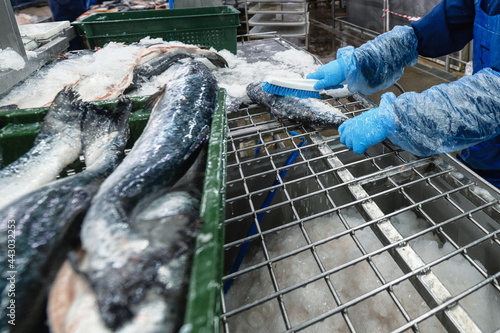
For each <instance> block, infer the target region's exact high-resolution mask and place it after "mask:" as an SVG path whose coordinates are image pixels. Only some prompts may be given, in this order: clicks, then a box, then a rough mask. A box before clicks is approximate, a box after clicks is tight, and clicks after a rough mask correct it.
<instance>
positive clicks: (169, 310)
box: [47, 149, 206, 333]
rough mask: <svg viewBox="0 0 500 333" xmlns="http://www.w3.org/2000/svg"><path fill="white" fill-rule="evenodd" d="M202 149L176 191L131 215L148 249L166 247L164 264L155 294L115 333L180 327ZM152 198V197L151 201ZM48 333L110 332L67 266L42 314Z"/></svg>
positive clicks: (84, 286) (93, 297)
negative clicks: (167, 252)
mask: <svg viewBox="0 0 500 333" xmlns="http://www.w3.org/2000/svg"><path fill="white" fill-rule="evenodd" d="M205 166H206V149H202V151H201V152H200V154H199V155H198V157H197V160H196V162H195V163H194V164H193V166H192V167H191V168H190V169H189V171H188V172H187V173H186V174H185V175H184V176H183V177H182V178H181V180H180V181H178V182H177V183H176V184H175V186H174V187H173V188H172V189H171V190H169V191H167V192H166V193H165V194H163V195H161V196H159V197H158V198H157V199H155V200H152V201H151V202H150V203H149V205H146V206H145V207H143V208H141V209H139V210H138V211H137V212H136V214H132V217H131V219H132V220H133V223H132V224H133V225H137V226H141V228H140V229H138V230H139V231H140V232H141V234H143V235H144V236H145V237H147V238H148V239H150V241H151V244H150V246H154V247H159V246H160V247H162V246H164V245H163V244H165V243H167V244H169V245H168V246H170V248H169V252H170V255H169V259H168V260H165V264H164V265H163V266H162V267H161V268H159V269H158V273H157V274H158V277H157V278H156V279H157V280H159V281H162V282H161V283H160V284H157V285H158V287H160V289H159V290H157V291H158V292H154V291H152V290H149V291H148V292H147V297H146V298H145V299H144V300H143V301H141V302H140V304H139V305H137V306H135V307H134V308H135V309H137V310H136V311H137V312H136V313H134V317H133V318H131V319H130V320H129V321H127V322H126V323H124V324H123V326H121V327H120V328H118V329H117V330H116V331H115V332H117V333H126V332H172V331H174V330H175V331H177V330H178V328H179V326H180V325H181V324H182V319H183V315H184V304H185V302H186V295H187V292H188V286H189V271H190V269H191V261H192V257H193V251H194V242H195V239H196V236H197V234H198V231H199V230H200V227H201V221H200V218H199V216H198V212H199V209H200V199H201V194H202V191H201V189H202V187H203V180H204V169H205ZM155 196H157V195H155ZM47 315H48V319H49V326H50V330H51V332H53V333H75V332H83V331H86V330H88V329H89V328H91V329H92V332H100V333H103V332H112V330H111V329H110V328H108V327H106V325H105V324H104V322H103V320H102V318H101V315H100V313H99V307H98V302H97V296H96V294H95V293H94V291H93V290H92V288H91V287H90V285H89V283H88V281H86V280H85V278H84V277H83V276H81V275H79V274H78V273H77V272H75V270H74V269H73V267H72V266H71V265H70V263H69V261H68V262H66V263H65V265H64V266H63V267H62V268H61V270H60V272H59V273H58V276H57V279H56V281H55V283H54V287H53V288H52V290H51V294H50V297H49V304H48V308H47Z"/></svg>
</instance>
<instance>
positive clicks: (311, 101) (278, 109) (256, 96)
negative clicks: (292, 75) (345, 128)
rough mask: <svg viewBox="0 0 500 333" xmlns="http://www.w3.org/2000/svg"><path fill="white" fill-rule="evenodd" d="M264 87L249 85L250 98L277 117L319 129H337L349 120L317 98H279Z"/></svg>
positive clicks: (261, 85)
mask: <svg viewBox="0 0 500 333" xmlns="http://www.w3.org/2000/svg"><path fill="white" fill-rule="evenodd" d="M263 86H264V83H251V84H249V85H248V86H247V94H248V97H250V99H252V100H253V101H254V102H255V103H257V104H261V105H263V106H265V107H266V108H267V109H269V111H271V113H272V114H273V115H275V116H277V117H280V118H281V117H282V118H287V119H290V120H294V121H296V122H300V123H303V124H305V125H309V126H313V127H319V128H337V127H338V126H340V125H341V124H342V123H343V122H344V121H346V120H347V119H348V118H347V117H346V116H345V115H344V114H343V113H342V111H341V110H340V109H338V108H336V107H334V106H332V105H331V104H329V103H328V102H324V101H321V100H318V99H315V98H297V97H292V96H277V95H273V94H269V93H267V92H265V91H264V90H262V87H263Z"/></svg>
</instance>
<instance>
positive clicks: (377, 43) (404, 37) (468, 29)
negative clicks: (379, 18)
mask: <svg viewBox="0 0 500 333" xmlns="http://www.w3.org/2000/svg"><path fill="white" fill-rule="evenodd" d="M486 3H487V6H488V8H487V12H489V11H491V12H492V13H494V12H495V10H497V9H498V7H500V5H498V4H499V3H500V1H487V2H486ZM492 3H497V5H498V6H497V5H490V4H492ZM490 7H491V8H490ZM474 14H475V9H474V0H443V1H442V2H440V3H439V4H438V5H437V6H435V7H434V8H433V9H432V10H431V12H429V13H428V14H427V15H425V16H424V17H423V18H422V19H420V20H419V21H417V22H414V23H412V27H411V28H410V27H406V26H405V27H402V26H396V27H394V29H392V30H391V31H389V32H386V33H384V34H382V35H380V36H378V37H376V38H375V39H374V40H372V41H368V42H367V43H365V44H363V45H361V46H360V47H359V48H357V49H354V48H353V47H352V46H348V47H345V48H341V49H339V50H338V51H337V60H334V61H332V62H330V63H328V64H326V65H324V66H321V67H320V68H319V69H318V71H317V72H315V73H312V74H310V75H309V76H308V78H312V79H318V80H320V82H318V83H317V85H316V86H315V88H316V89H325V88H331V87H333V86H335V85H338V84H339V83H341V82H342V81H344V80H346V82H347V86H348V88H349V90H350V91H352V92H360V93H363V94H372V93H375V92H377V91H380V90H383V89H386V88H388V87H390V86H391V85H393V84H394V83H395V82H396V81H397V80H398V79H399V78H400V77H401V76H402V75H403V69H404V67H406V66H409V65H414V64H415V63H416V62H417V59H418V55H419V54H420V55H423V56H428V57H438V56H442V55H446V54H449V53H451V52H454V51H458V50H461V49H462V48H463V47H464V46H465V45H466V44H467V43H468V42H469V41H470V40H471V39H472V32H473V24H474Z"/></svg>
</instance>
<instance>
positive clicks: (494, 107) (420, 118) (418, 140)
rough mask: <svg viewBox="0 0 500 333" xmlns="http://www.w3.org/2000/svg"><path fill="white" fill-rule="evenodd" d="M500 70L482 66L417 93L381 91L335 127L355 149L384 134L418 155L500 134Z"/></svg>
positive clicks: (441, 151) (458, 147)
mask: <svg viewBox="0 0 500 333" xmlns="http://www.w3.org/2000/svg"><path fill="white" fill-rule="evenodd" d="M498 96H500V73H499V72H497V71H495V70H492V69H491V68H486V69H483V70H481V71H479V72H478V73H476V74H474V75H471V76H467V77H463V78H461V79H459V80H457V81H454V82H452V83H448V84H441V85H438V86H434V87H432V88H430V89H428V90H426V91H424V92H422V93H414V92H410V93H405V94H402V95H400V96H399V97H397V98H396V96H395V95H394V94H393V93H386V94H384V95H383V96H382V101H381V103H380V106H379V107H378V108H375V109H372V110H369V111H367V112H365V113H363V114H362V115H360V116H358V117H355V118H353V119H350V120H348V121H347V122H345V123H344V124H342V125H341V126H340V127H339V131H340V132H341V137H340V140H341V142H342V143H344V144H346V145H347V147H349V148H351V149H353V150H354V152H356V153H363V152H364V151H366V149H367V148H368V147H370V146H371V145H374V144H376V143H378V142H380V141H383V140H384V139H386V138H389V140H391V142H393V143H394V144H396V145H398V146H400V147H401V148H403V149H404V150H407V151H409V152H411V153H413V154H415V155H418V156H429V155H432V154H437V153H443V152H452V151H457V150H461V149H464V148H467V147H470V146H472V145H475V144H477V143H479V142H482V141H485V140H488V139H490V138H493V137H495V136H497V135H499V134H500V98H499V97H498Z"/></svg>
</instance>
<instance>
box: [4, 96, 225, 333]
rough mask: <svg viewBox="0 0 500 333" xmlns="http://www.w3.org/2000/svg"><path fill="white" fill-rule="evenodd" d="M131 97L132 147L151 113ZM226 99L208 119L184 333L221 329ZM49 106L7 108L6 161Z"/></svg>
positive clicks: (29, 140) (142, 100) (25, 146)
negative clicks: (198, 226) (198, 234)
mask: <svg viewBox="0 0 500 333" xmlns="http://www.w3.org/2000/svg"><path fill="white" fill-rule="evenodd" d="M131 100H132V107H133V114H132V116H131V117H130V121H129V124H130V139H129V145H130V146H131V145H132V143H133V142H135V140H136V139H137V138H138V137H139V136H140V134H141V133H142V131H143V129H144V127H145V126H146V123H147V121H148V119H149V112H148V111H146V110H145V109H144V107H145V106H146V104H147V100H148V97H133V98H131ZM225 100H226V91H225V90H224V89H220V90H219V92H218V94H217V105H216V109H215V112H214V115H213V117H212V124H211V132H210V141H209V145H208V155H207V167H206V169H205V180H204V185H203V195H202V199H201V207H200V216H201V217H202V219H203V221H204V222H205V223H204V225H203V228H202V230H201V235H203V236H202V237H198V239H197V241H196V250H195V254H194V258H193V264H192V268H191V280H190V285H189V292H188V295H187V304H186V315H185V320H184V325H183V327H182V329H181V331H182V332H219V317H220V314H221V299H220V296H221V280H222V269H223V245H224V218H225V197H226V136H227V118H226V106H225ZM94 103H96V104H99V105H112V104H113V103H117V100H109V101H100V102H94ZM47 110H48V108H36V109H26V110H14V111H8V114H5V115H3V118H1V117H0V121H4V122H5V121H6V119H8V120H9V123H8V124H4V125H5V126H4V127H3V128H1V129H0V149H1V150H2V153H3V157H4V159H5V158H7V157H8V160H10V161H14V160H15V159H17V158H18V157H20V156H21V155H23V154H24V153H25V152H27V151H28V150H29V149H31V147H32V146H33V141H34V140H35V137H36V135H37V134H38V132H39V131H40V129H41V122H40V121H41V120H43V117H44V116H45V114H46V113H47ZM21 122H26V123H21ZM5 164H8V163H4V165H5ZM82 166H83V164H82V163H81V162H79V161H77V162H75V163H73V164H72V165H70V166H69V168H70V169H72V170H73V171H75V172H79V171H80V170H81V167H82Z"/></svg>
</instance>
